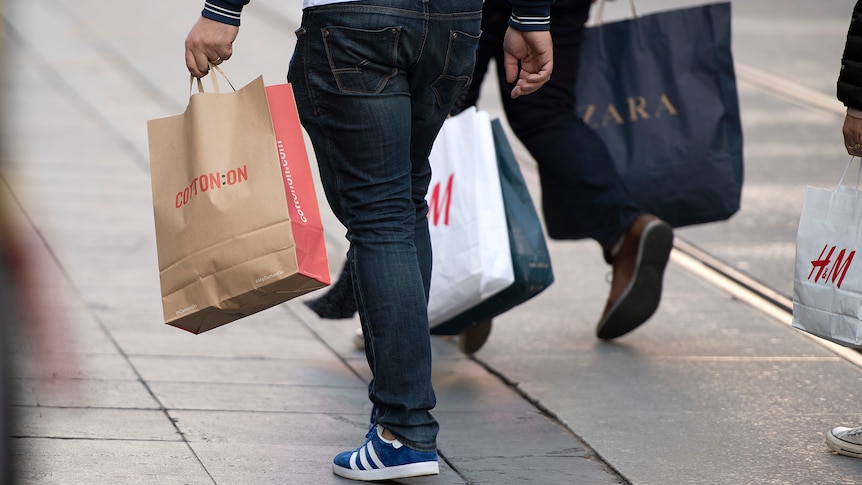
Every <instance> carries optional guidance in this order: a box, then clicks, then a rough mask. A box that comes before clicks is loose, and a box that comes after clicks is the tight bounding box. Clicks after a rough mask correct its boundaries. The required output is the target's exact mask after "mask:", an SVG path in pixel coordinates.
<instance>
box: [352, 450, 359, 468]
mask: <svg viewBox="0 0 862 485" xmlns="http://www.w3.org/2000/svg"><path fill="white" fill-rule="evenodd" d="M358 454H359V452H358V451H354V452H353V454H352V455H350V468H352V469H354V470H359V467H358V466H356V455H358Z"/></svg>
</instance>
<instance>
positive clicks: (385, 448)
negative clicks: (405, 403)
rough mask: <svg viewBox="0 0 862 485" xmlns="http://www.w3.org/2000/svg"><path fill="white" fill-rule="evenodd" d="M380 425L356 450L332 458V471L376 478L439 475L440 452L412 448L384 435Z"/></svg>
mask: <svg viewBox="0 0 862 485" xmlns="http://www.w3.org/2000/svg"><path fill="white" fill-rule="evenodd" d="M382 431H383V428H382V427H380V426H379V425H378V426H377V428H376V429H374V430H372V431H371V432H369V433H368V441H366V442H365V444H364V445H362V446H360V447H359V448H357V449H356V450H354V451H345V452H344V453H339V454H338V455H337V456H336V457H335V459H334V460H332V472H333V473H335V474H336V475H338V476H340V477H344V478H349V479H351V480H362V481H374V480H393V479H395V478H408V477H419V476H423V475H437V474H438V473H440V468H439V466H438V464H437V452H436V451H416V450H412V449H410V448H408V447H406V446H404V444H403V443H401V442H400V441H398V440H392V441H389V440H387V439H384V438H383V436H381V434H380V433H381V432H382Z"/></svg>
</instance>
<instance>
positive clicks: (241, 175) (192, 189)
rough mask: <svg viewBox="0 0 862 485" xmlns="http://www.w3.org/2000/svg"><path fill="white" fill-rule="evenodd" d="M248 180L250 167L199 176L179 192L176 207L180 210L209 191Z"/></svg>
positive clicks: (175, 202) (175, 200) (175, 201)
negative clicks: (196, 197)
mask: <svg viewBox="0 0 862 485" xmlns="http://www.w3.org/2000/svg"><path fill="white" fill-rule="evenodd" d="M246 180H248V167H247V166H246V165H243V166H242V167H237V168H232V169H230V170H227V171H226V172H210V173H205V174H201V175H198V176H197V177H195V178H193V179H192V183H191V184H189V186H188V187H186V188H184V189H183V190H181V191H179V192H177V195H176V197H175V198H174V207H176V208H177V209H179V208H181V207H182V206H184V205H186V204H188V203H189V202H191V200H192V199H193V198H194V197H195V196H196V195H198V194H201V193H204V192H206V191H208V190H217V189H220V188H222V187H227V186H230V185H236V184H238V183H241V182H245V181H246Z"/></svg>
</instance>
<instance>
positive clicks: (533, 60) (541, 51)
mask: <svg viewBox="0 0 862 485" xmlns="http://www.w3.org/2000/svg"><path fill="white" fill-rule="evenodd" d="M509 3H511V4H512V16H511V17H510V18H509V29H508V30H507V31H506V37H505V38H504V39H503V51H504V52H503V64H504V67H505V70H506V81H508V82H510V83H513V82H515V81H517V83H516V84H515V87H514V89H512V93H511V96H512V98H517V97H518V96H523V95H525V94H530V93H532V92H534V91H536V90H537V89H539V88H540V87H542V85H543V84H545V83H546V82H548V80H549V79H550V78H551V71H552V70H553V68H554V49H553V43H552V42H551V32H550V23H551V5H552V4H553V3H554V2H553V0H509Z"/></svg>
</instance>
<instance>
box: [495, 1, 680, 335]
mask: <svg viewBox="0 0 862 485" xmlns="http://www.w3.org/2000/svg"><path fill="white" fill-rule="evenodd" d="M488 2H489V3H492V4H495V5H499V7H498V8H505V7H503V6H502V5H503V4H504V2H505V0H488ZM590 5H591V2H590V0H559V1H558V2H557V3H556V4H555V6H554V7H553V8H552V10H551V35H552V36H553V40H554V73H553V75H552V76H551V80H550V81H549V82H548V83H547V84H545V85H544V86H543V87H542V88H541V89H540V90H539V91H537V92H536V93H534V94H533V95H531V96H526V97H520V98H518V99H515V100H513V99H511V98H510V97H508V96H507V95H506V93H508V92H509V91H510V86H509V85H508V84H507V83H506V80H505V76H504V72H503V70H502V67H501V65H500V62H499V59H500V56H501V49H500V48H499V47H498V48H497V51H496V55H495V57H496V59H497V60H498V62H497V64H498V79H499V83H500V90H501V94H502V95H503V107H504V109H505V110H506V117H507V119H508V120H509V124H510V126H511V127H512V129H513V131H514V132H515V134H516V135H517V136H518V138H519V139H520V140H521V141H522V142H523V143H524V146H525V147H526V148H527V150H529V151H530V154H531V155H532V156H533V158H535V159H536V162H537V164H538V167H539V174H540V178H541V185H542V212H543V215H544V219H545V225H546V227H547V230H548V235H549V236H550V237H552V238H554V239H582V238H592V239H594V240H596V241H597V242H598V243H599V244H600V245H601V247H602V250H603V254H604V257H605V260H606V261H607V262H608V263H611V264H612V265H613V282H612V284H611V290H610V294H609V296H608V301H607V303H606V305H605V310H604V312H603V315H602V317H601V318H600V320H599V323H598V326H597V329H596V333H597V336H598V337H599V338H602V339H611V338H616V337H619V336H620V335H623V334H625V333H627V332H629V331H631V330H633V329H634V328H636V327H637V326H639V325H640V324H642V323H643V322H645V321H646V320H647V319H648V318H649V317H650V316H652V314H653V313H654V312H655V310H656V308H657V307H658V304H659V301H660V299H661V288H662V282H663V276H664V268H665V265H666V264H667V260H668V257H669V254H670V250H671V246H672V241H673V232H672V229H671V228H670V226H669V225H668V224H667V223H665V222H663V221H660V220H658V219H656V218H655V217H654V216H651V215H649V214H644V213H643V211H642V210H640V209H639V208H638V207H636V206H635V205H634V204H633V202H632V201H631V199H630V197H629V194H628V191H627V190H626V188H625V185H624V184H623V182H622V179H621V178H620V176H619V174H618V173H617V171H616V167H615V166H614V163H613V160H612V159H611V156H610V153H609V152H608V150H607V148H606V147H605V145H604V142H603V141H602V140H601V138H600V137H599V136H598V135H597V134H596V133H595V132H594V131H593V130H592V129H591V128H590V127H588V126H587V125H586V124H584V122H583V121H582V120H581V119H580V118H579V117H578V116H577V115H576V110H575V106H576V103H577V99H576V97H575V90H574V86H575V81H576V78H577V70H578V63H579V61H580V48H581V41H582V38H583V32H584V25H585V23H586V21H587V19H588V17H589V10H590ZM486 8H488V5H486ZM483 46H484V44H483Z"/></svg>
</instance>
